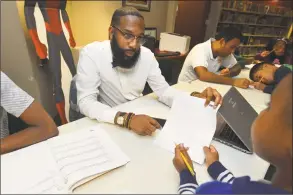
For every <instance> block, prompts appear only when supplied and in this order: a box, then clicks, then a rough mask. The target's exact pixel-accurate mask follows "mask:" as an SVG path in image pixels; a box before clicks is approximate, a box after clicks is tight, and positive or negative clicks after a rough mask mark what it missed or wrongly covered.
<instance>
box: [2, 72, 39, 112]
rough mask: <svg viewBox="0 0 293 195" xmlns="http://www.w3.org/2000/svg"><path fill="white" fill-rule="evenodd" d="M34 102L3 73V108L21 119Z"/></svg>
mask: <svg viewBox="0 0 293 195" xmlns="http://www.w3.org/2000/svg"><path fill="white" fill-rule="evenodd" d="M33 101H34V98H32V97H31V96H30V95H29V94H27V93H26V92H25V91H23V90H22V89H21V88H19V87H18V86H17V85H16V84H15V83H14V82H13V81H12V80H11V79H10V78H9V77H8V76H7V75H6V74H4V73H3V72H1V106H2V107H3V108H4V109H5V110H6V111H7V112H8V113H10V114H12V115H14V116H16V117H19V116H20V115H21V114H22V113H23V112H24V111H25V110H26V109H27V108H28V107H29V106H30V105H31V104H32V102H33Z"/></svg>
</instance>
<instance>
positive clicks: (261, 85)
mask: <svg viewBox="0 0 293 195" xmlns="http://www.w3.org/2000/svg"><path fill="white" fill-rule="evenodd" d="M252 86H253V87H254V88H255V89H258V90H261V91H263V90H264V89H265V88H266V85H265V84H263V83H261V82H255V83H253V84H252Z"/></svg>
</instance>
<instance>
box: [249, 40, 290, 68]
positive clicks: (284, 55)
mask: <svg viewBox="0 0 293 195" xmlns="http://www.w3.org/2000/svg"><path fill="white" fill-rule="evenodd" d="M289 50H290V49H289V44H288V40H286V39H284V38H283V39H271V40H270V41H269V43H268V45H267V46H266V49H265V51H263V52H261V53H260V54H257V55H256V56H255V57H254V59H255V60H259V61H262V62H267V63H271V64H292V53H290V51H289Z"/></svg>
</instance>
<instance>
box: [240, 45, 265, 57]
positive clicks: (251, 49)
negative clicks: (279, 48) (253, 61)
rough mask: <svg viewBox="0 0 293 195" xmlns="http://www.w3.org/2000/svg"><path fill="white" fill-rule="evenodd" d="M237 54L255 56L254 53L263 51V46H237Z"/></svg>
mask: <svg viewBox="0 0 293 195" xmlns="http://www.w3.org/2000/svg"><path fill="white" fill-rule="evenodd" d="M238 51H239V55H241V56H251V57H252V56H255V55H256V54H258V53H260V52H262V51H264V48H263V47H239V48H238Z"/></svg>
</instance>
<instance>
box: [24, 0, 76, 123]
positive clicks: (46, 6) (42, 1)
mask: <svg viewBox="0 0 293 195" xmlns="http://www.w3.org/2000/svg"><path fill="white" fill-rule="evenodd" d="M66 3H67V1H66V0H25V3H24V14H25V20H26V26H27V28H28V32H29V35H30V37H31V39H32V42H33V44H34V46H35V50H36V54H37V55H38V57H39V58H40V61H41V65H42V66H49V67H50V68H49V69H50V71H51V72H52V75H53V92H54V94H53V95H54V97H55V102H56V108H57V111H58V114H59V116H60V118H61V122H62V124H66V123H67V119H66V115H65V101H64V93H63V90H62V83H61V54H62V57H63V59H64V61H65V62H66V64H67V66H68V68H69V70H70V72H71V75H72V77H73V76H74V75H75V74H76V68H75V64H74V61H73V57H72V53H71V50H70V47H69V45H68V42H67V40H66V37H65V35H64V32H63V30H62V23H61V17H62V21H63V23H64V25H65V27H66V29H67V31H68V33H69V44H70V46H71V47H75V46H76V43H75V40H74V37H73V33H72V30H71V26H70V22H69V17H68V14H67V12H66ZM37 4H38V7H39V8H40V10H41V13H42V16H43V18H44V22H45V28H46V36H47V45H48V48H47V47H46V45H45V44H44V43H42V42H41V41H40V39H39V35H38V32H37V28H36V20H35V16H34V10H35V7H36V5H37ZM60 12H61V17H60ZM47 53H48V54H47Z"/></svg>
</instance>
